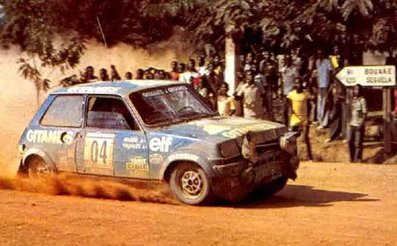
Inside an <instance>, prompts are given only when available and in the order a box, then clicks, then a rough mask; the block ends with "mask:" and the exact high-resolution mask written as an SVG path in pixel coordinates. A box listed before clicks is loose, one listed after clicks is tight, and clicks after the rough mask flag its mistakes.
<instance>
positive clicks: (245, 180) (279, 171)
mask: <svg viewBox="0 0 397 246" xmlns="http://www.w3.org/2000/svg"><path fill="white" fill-rule="evenodd" d="M298 168H299V159H298V158H297V157H296V156H295V155H290V154H289V153H286V152H284V151H282V152H279V153H278V154H275V153H269V155H264V156H261V158H260V160H259V161H258V162H257V163H256V164H255V165H254V164H252V163H251V162H249V161H248V160H246V159H243V158H241V160H237V161H235V162H232V163H226V164H223V165H214V170H215V172H216V174H217V175H215V177H214V178H213V181H212V186H213V191H214V193H215V194H216V195H217V196H219V197H222V198H224V199H226V200H231V201H234V200H241V199H243V198H244V197H245V196H246V194H247V193H249V192H250V191H252V190H253V189H254V188H255V187H256V186H259V185H263V184H266V183H268V182H271V181H273V180H275V179H277V178H280V177H282V176H284V177H287V178H290V179H293V180H295V179H296V178H297V173H296V170H297V169H298Z"/></svg>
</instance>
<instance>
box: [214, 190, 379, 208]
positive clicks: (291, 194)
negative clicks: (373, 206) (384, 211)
mask: <svg viewBox="0 0 397 246" xmlns="http://www.w3.org/2000/svg"><path fill="white" fill-rule="evenodd" d="M367 196H368V194H363V193H352V192H345V191H331V190H321V189H316V188H315V187H312V186H306V185H287V186H286V187H285V188H284V190H282V191H281V192H280V193H278V194H276V195H274V196H272V197H268V198H264V197H258V196H255V195H252V196H251V197H250V198H248V199H247V200H246V201H243V202H240V203H237V204H236V203H235V204H226V203H223V204H219V206H232V207H235V208H286V207H299V206H305V207H329V206H333V205H334V203H336V202H343V201H350V202H376V201H379V199H371V198H365V197H367Z"/></svg>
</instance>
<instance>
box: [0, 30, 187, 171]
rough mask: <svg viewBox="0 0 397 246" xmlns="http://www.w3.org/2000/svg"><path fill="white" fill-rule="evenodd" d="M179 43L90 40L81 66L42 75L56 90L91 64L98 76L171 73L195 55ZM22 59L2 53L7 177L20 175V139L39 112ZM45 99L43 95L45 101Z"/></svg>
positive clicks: (0, 133)
mask: <svg viewBox="0 0 397 246" xmlns="http://www.w3.org/2000/svg"><path fill="white" fill-rule="evenodd" d="M179 40H180V36H179V35H175V36H174V37H173V38H171V39H170V40H168V41H166V42H160V43H157V44H154V45H151V46H149V47H148V48H147V49H145V50H143V49H134V48H133V47H131V46H129V45H127V44H119V45H117V46H114V47H111V48H106V47H104V46H103V45H102V44H100V43H98V42H94V41H89V42H88V43H87V50H86V51H85V54H84V56H83V57H82V60H81V62H80V64H79V66H78V67H76V68H75V69H73V70H67V71H66V72H65V74H61V73H60V72H59V71H55V72H53V73H50V71H42V74H43V76H44V77H46V76H47V74H50V77H49V79H50V80H51V81H52V84H51V86H52V90H54V89H56V88H57V84H58V82H59V81H60V80H61V79H62V78H64V77H67V76H70V75H73V74H79V72H80V71H84V68H85V67H86V66H88V65H92V66H94V68H95V72H96V74H97V73H98V71H99V69H100V68H107V69H108V70H110V65H111V64H113V65H115V66H116V67H117V69H118V71H119V73H120V75H121V76H123V75H124V74H125V73H126V72H127V71H131V72H132V73H133V74H135V71H136V70H137V69H138V68H141V67H142V68H146V67H149V66H152V67H157V68H164V69H167V70H168V69H169V66H170V62H171V61H172V60H174V59H177V60H182V61H186V59H187V58H188V56H189V55H190V54H191V52H190V50H189V47H188V46H187V45H185V44H183V42H180V41H179ZM20 56H21V52H20V51H19V50H18V49H17V48H15V47H14V48H10V49H8V50H0V85H1V89H0V175H6V176H9V175H11V176H12V175H13V174H15V173H16V170H17V166H18V161H19V156H18V150H17V149H18V140H19V137H20V135H21V134H22V132H23V130H24V128H25V127H26V126H27V124H28V123H29V121H30V119H31V118H32V117H33V115H34V114H35V112H36V110H37V105H36V91H35V87H34V85H33V83H32V82H31V81H28V80H25V79H24V78H22V77H21V76H20V74H19V72H18V64H17V63H16V61H17V59H18V58H19V57H20ZM45 97H46V95H44V94H41V95H40V99H41V101H42V100H44V99H45Z"/></svg>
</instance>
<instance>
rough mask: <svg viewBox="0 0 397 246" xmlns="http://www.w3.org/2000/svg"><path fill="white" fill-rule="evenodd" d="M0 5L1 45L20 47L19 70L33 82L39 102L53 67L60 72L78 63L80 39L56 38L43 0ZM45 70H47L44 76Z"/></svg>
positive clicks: (80, 50)
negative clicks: (0, 17)
mask: <svg viewBox="0 0 397 246" xmlns="http://www.w3.org/2000/svg"><path fill="white" fill-rule="evenodd" d="M1 4H2V5H3V6H4V8H5V12H6V14H7V20H6V22H5V25H4V26H2V30H1V43H2V44H3V46H5V47H7V46H8V45H10V44H14V45H18V46H20V47H21V49H22V51H23V53H22V55H21V57H20V58H19V59H18V61H17V62H18V64H19V65H20V67H19V71H20V73H21V75H22V76H23V77H24V78H25V79H28V80H30V81H32V82H33V83H34V85H35V88H36V96H37V97H36V101H37V105H39V101H40V93H41V92H42V91H47V90H48V89H49V88H50V83H51V81H50V80H49V76H50V75H51V74H52V73H53V72H54V71H55V70H57V69H59V70H60V71H61V72H62V73H63V72H64V71H65V70H66V69H69V68H74V67H75V66H76V65H77V64H78V63H79V60H80V57H81V56H82V55H83V51H84V49H85V45H84V41H82V40H80V39H78V38H77V37H66V36H64V37H62V39H58V40H57V37H58V36H57V35H58V34H59V33H60V32H59V30H58V29H57V28H56V27H55V26H53V25H52V22H51V20H52V18H54V16H51V15H48V7H49V5H47V4H46V1H42V0H36V1H34V0H16V1H5V2H2V3H1ZM26 13H29V14H26ZM57 43H59V44H58V45H57ZM45 70H49V72H48V74H47V75H45V76H44V75H43V72H44V71H45Z"/></svg>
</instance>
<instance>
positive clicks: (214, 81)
mask: <svg viewBox="0 0 397 246" xmlns="http://www.w3.org/2000/svg"><path fill="white" fill-rule="evenodd" d="M207 70H208V74H207V75H205V76H204V77H206V78H207V81H208V87H209V88H210V90H211V92H212V93H213V94H214V95H216V94H217V93H218V90H219V84H220V83H221V80H220V78H219V76H218V75H217V74H216V72H215V66H214V64H213V63H209V64H208V68H207Z"/></svg>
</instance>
